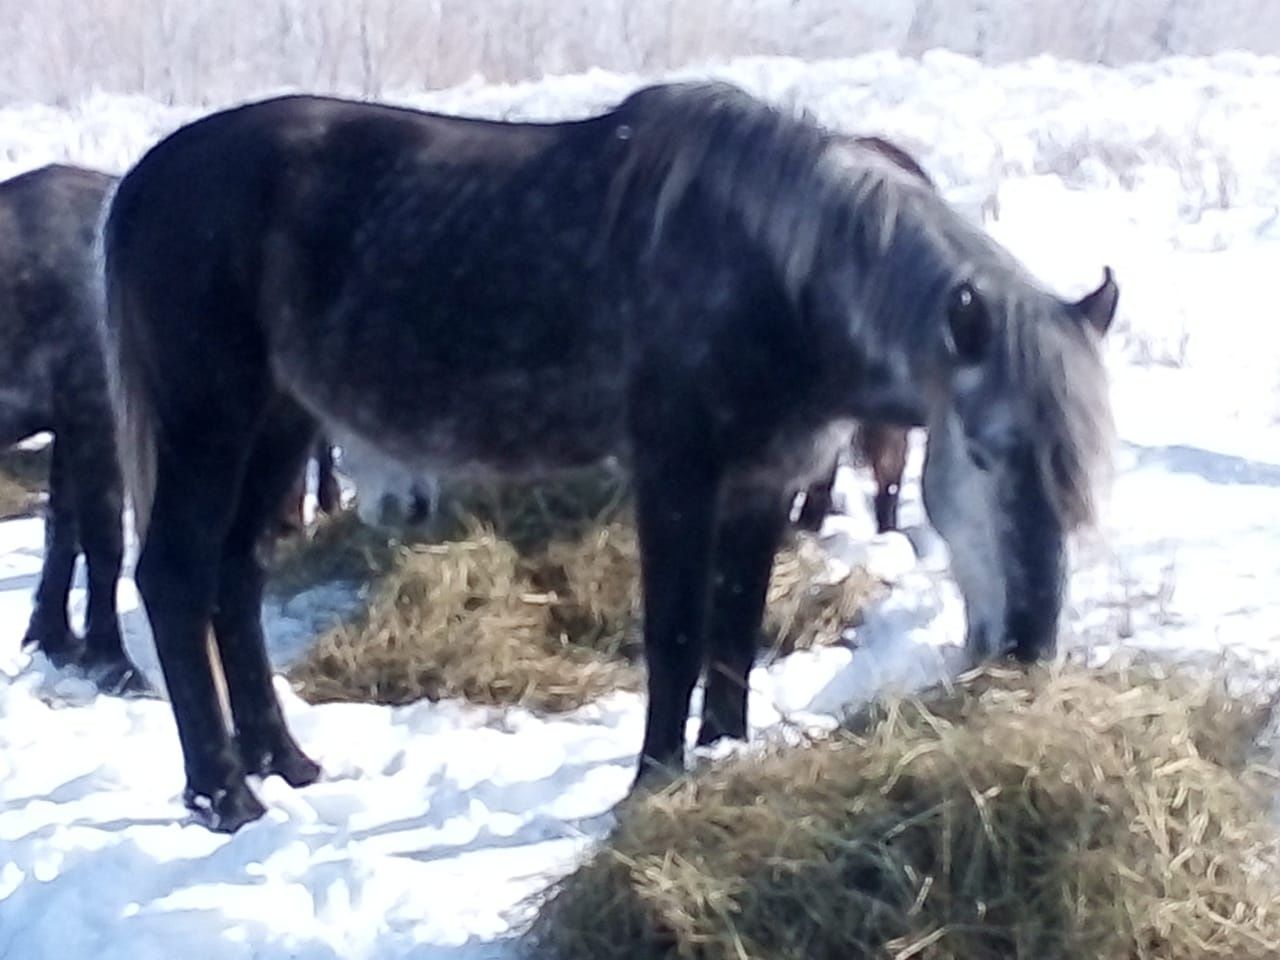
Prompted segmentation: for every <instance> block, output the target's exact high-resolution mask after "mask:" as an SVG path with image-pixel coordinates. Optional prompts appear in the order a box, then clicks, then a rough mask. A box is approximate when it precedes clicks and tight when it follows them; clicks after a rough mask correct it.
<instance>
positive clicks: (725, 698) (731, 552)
mask: <svg viewBox="0 0 1280 960" xmlns="http://www.w3.org/2000/svg"><path fill="white" fill-rule="evenodd" d="M787 505H788V501H787V498H786V496H785V495H784V493H783V492H782V491H776V490H750V491H729V492H728V493H727V495H726V497H725V500H724V502H723V503H722V505H721V509H720V514H721V517H720V526H719V530H718V532H717V534H716V547H715V568H714V569H715V575H714V586H713V588H712V602H711V623H710V626H709V628H708V632H709V637H710V642H709V644H708V647H709V651H708V652H709V654H710V656H709V658H708V664H707V693H706V698H705V700H704V701H703V708H702V727H701V729H700V730H699V732H698V743H699V744H708V743H714V742H715V741H716V740H719V739H720V738H721V737H731V738H734V739H738V740H745V739H746V737H747V690H748V681H749V679H750V676H751V667H752V665H753V664H754V663H755V657H756V650H757V649H758V647H759V645H760V624H761V621H762V620H763V619H764V607H765V600H766V596H767V594H768V591H769V574H770V573H771V572H772V570H773V558H774V554H775V553H777V550H778V543H779V541H781V539H782V533H783V530H784V529H785V526H786V520H787Z"/></svg>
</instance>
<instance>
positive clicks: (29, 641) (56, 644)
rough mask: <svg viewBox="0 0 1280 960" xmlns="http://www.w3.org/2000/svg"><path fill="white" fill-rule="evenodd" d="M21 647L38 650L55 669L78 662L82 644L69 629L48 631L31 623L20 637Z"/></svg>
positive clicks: (82, 648)
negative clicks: (24, 634)
mask: <svg viewBox="0 0 1280 960" xmlns="http://www.w3.org/2000/svg"><path fill="white" fill-rule="evenodd" d="M22 649H23V650H39V651H40V652H41V653H43V654H44V655H45V657H46V659H48V661H49V663H51V664H52V665H53V668H54V669H55V670H62V669H64V668H65V667H70V666H73V665H74V664H76V663H78V662H79V660H80V657H81V656H82V655H83V652H84V645H83V644H82V643H81V642H80V640H79V639H78V638H77V637H76V635H75V634H74V633H72V632H71V631H70V630H65V631H64V630H55V631H52V632H50V631H46V630H42V629H41V628H39V627H37V626H35V625H32V626H31V627H28V628H27V633H26V636H24V637H23V638H22Z"/></svg>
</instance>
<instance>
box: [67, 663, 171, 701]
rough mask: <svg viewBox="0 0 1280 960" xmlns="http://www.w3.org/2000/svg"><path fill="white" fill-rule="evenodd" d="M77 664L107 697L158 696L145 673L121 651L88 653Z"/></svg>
mask: <svg viewBox="0 0 1280 960" xmlns="http://www.w3.org/2000/svg"><path fill="white" fill-rule="evenodd" d="M79 665H80V668H81V669H82V670H84V672H85V676H87V677H88V678H89V680H90V681H91V682H92V683H93V685H94V686H95V687H97V688H98V690H99V692H101V693H104V694H106V695H107V696H109V697H158V696H159V692H158V691H157V690H156V688H155V687H153V686H152V685H151V681H150V680H148V679H147V676H146V674H144V673H143V672H142V671H141V670H139V669H138V668H137V666H135V665H134V663H133V661H132V660H130V659H129V658H128V657H127V656H125V655H124V654H123V653H118V654H107V655H94V654H92V653H89V654H86V655H84V656H83V657H82V658H81V659H80V663H79Z"/></svg>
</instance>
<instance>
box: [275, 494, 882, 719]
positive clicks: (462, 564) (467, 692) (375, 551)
mask: <svg viewBox="0 0 1280 960" xmlns="http://www.w3.org/2000/svg"><path fill="white" fill-rule="evenodd" d="M628 509H629V506H628V501H627V497H626V492H625V489H623V488H622V486H621V484H620V483H619V482H618V481H617V480H616V479H614V478H613V477H612V476H611V475H608V474H603V475H601V474H596V475H595V476H594V477H593V476H590V475H588V476H585V477H584V476H574V477H571V478H569V479H568V480H566V481H564V482H563V483H562V484H545V483H544V484H538V485H527V486H526V485H506V486H504V487H501V488H498V487H475V486H469V487H465V488H460V489H456V490H453V491H449V492H447V494H446V497H445V498H444V500H443V502H442V511H441V514H442V517H443V522H442V523H438V524H437V525H436V526H435V527H434V529H432V530H430V531H425V532H424V531H419V532H418V533H417V534H416V535H413V536H411V537H410V538H409V539H408V540H407V541H399V540H394V539H388V538H386V537H385V535H381V534H379V533H378V532H377V531H374V530H371V529H369V528H366V527H363V526H361V525H360V524H359V522H358V521H357V520H356V519H355V518H354V517H352V516H350V515H348V516H344V517H339V518H337V519H335V520H333V521H330V522H329V523H327V524H325V525H323V526H322V527H321V528H320V529H319V531H318V532H317V534H316V536H315V538H314V539H313V541H312V542H310V543H301V544H299V543H295V544H292V545H287V546H286V547H285V548H284V550H283V551H282V552H281V554H280V556H279V557H278V558H277V561H276V564H275V567H274V573H273V577H272V580H273V585H274V586H273V588H274V589H276V590H277V591H278V592H296V591H297V590H299V589H301V588H302V587H304V586H305V585H307V584H309V583H318V582H328V581H332V580H335V579H337V580H341V579H346V580H349V581H352V582H357V583H361V584H364V585H365V589H366V593H367V596H368V609H367V610H366V611H365V612H364V613H362V614H361V615H360V616H359V617H358V618H357V619H356V620H355V621H354V622H352V623H349V624H343V625H341V626H339V627H337V628H335V629H334V630H332V631H330V632H328V633H327V634H325V635H324V636H322V637H321V638H319V640H318V641H317V643H316V644H315V646H314V647H313V649H312V651H311V652H310V653H309V655H308V656H306V657H305V658H304V659H302V660H301V661H299V662H298V663H297V664H295V665H294V667H293V668H292V669H291V671H290V678H291V680H292V681H293V683H294V685H295V686H296V687H297V688H298V690H299V693H300V694H301V695H302V696H303V697H305V698H306V699H308V700H310V701H312V702H325V701H333V700H359V701H370V702H376V703H407V702H411V701H413V700H418V699H422V698H424V697H428V698H432V699H438V698H441V697H448V696H462V697H466V698H467V699H469V700H472V701H473V702H478V703H485V704H511V703H518V704H522V705H524V706H527V707H530V708H533V709H538V710H552V711H555V710H566V709H572V708H574V707H577V706H580V705H582V704H584V703H588V702H590V701H592V700H594V699H596V698H597V697H599V696H600V695H601V694H603V693H606V692H608V691H610V690H615V689H633V688H636V687H638V686H639V684H640V678H641V674H640V672H639V668H638V666H637V660H638V659H639V655H640V652H641V622H640V615H641V604H640V594H639V554H638V549H637V542H636V534H635V529H634V526H633V525H632V523H631V521H630V518H629V515H628ZM824 574H825V560H824V556H823V554H822V551H821V548H819V547H818V546H817V544H816V543H815V542H813V541H812V540H810V539H801V540H799V541H798V542H797V543H796V544H794V545H791V546H789V547H788V548H786V549H785V550H784V551H782V553H781V554H780V556H779V558H778V562H777V564H776V566H775V571H774V577H773V581H772V584H771V587H770V594H769V612H768V617H767V623H766V629H765V638H764V639H765V643H766V644H767V646H768V647H769V648H770V649H772V650H775V651H777V652H790V651H791V650H795V649H800V648H805V647H811V646H813V645H815V644H821V643H830V642H834V641H835V640H837V639H838V638H839V636H840V634H841V633H842V631H843V630H844V629H845V628H846V627H847V626H848V625H850V624H851V623H853V622H855V621H856V618H857V615H858V613H859V611H860V610H861V609H862V608H863V607H864V606H865V604H866V603H867V602H868V601H869V599H870V598H871V596H872V595H873V594H874V593H875V591H876V589H877V584H876V583H874V582H873V581H872V580H871V578H870V577H868V576H867V575H865V574H864V573H862V572H860V571H858V572H855V573H854V574H851V575H850V576H849V577H847V578H844V579H843V580H839V581H837V582H827V581H826V580H825V579H824Z"/></svg>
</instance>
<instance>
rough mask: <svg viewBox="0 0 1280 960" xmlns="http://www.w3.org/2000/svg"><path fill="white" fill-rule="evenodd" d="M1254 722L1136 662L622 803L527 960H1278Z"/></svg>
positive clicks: (1240, 707)
mask: <svg viewBox="0 0 1280 960" xmlns="http://www.w3.org/2000/svg"><path fill="white" fill-rule="evenodd" d="M1273 706H1274V705H1273V703H1271V702H1264V700H1263V698H1262V697H1261V695H1258V696H1256V697H1254V698H1249V697H1246V698H1243V699H1233V698H1232V697H1230V696H1228V695H1227V693H1226V692H1225V688H1224V683H1223V681H1222V678H1221V676H1212V675H1210V674H1208V673H1205V672H1203V671H1194V670H1192V669H1190V668H1167V669H1163V670H1162V669H1160V668H1158V667H1156V666H1154V665H1148V666H1145V667H1144V666H1136V667H1129V668H1125V669H1115V668H1111V669H1108V670H1106V671H1088V670H1085V669H1084V668H1082V667H1078V666H1074V667H1063V668H1061V669H1057V670H1054V671H1045V670H1035V671H1032V672H1030V673H1029V674H1028V673H1023V672H1021V671H1011V670H1005V669H988V670H986V671H984V672H980V673H976V674H974V675H971V676H970V677H968V678H966V679H965V680H964V681H963V682H962V683H960V684H959V685H958V686H957V687H956V688H955V689H953V690H950V691H946V692H941V693H935V694H932V695H930V696H928V697H927V698H924V699H912V700H905V701H900V702H895V703H890V704H888V705H885V706H882V707H880V708H877V709H875V710H872V711H868V712H867V713H866V714H865V715H864V716H862V717H861V718H860V723H859V724H858V725H857V729H858V730H859V732H857V733H854V732H852V731H851V732H848V733H846V734H844V735H842V736H841V737H839V738H836V739H834V740H831V741H829V742H823V743H819V744H815V745H813V746H811V747H807V748H802V749H790V750H785V751H777V752H773V753H769V754H766V755H763V756H759V755H758V756H755V757H745V758H742V759H739V760H736V761H731V762H728V763H726V764H723V765H720V766H718V767H715V768H712V769H711V770H709V771H708V772H706V773H704V774H703V775H700V776H698V777H696V778H693V779H691V780H686V781H682V782H681V783H678V784H676V785H675V786H673V787H672V788H670V789H669V790H667V791H666V792H664V793H662V794H658V795H655V796H651V797H648V798H645V799H643V800H638V801H636V802H634V803H633V804H631V805H630V807H629V809H628V810H627V811H626V812H625V813H624V815H623V817H622V820H621V822H620V824H619V826H618V828H617V830H616V832H615V835H614V836H613V838H612V839H611V841H610V843H609V844H608V845H607V846H606V847H604V848H603V849H601V850H599V851H598V852H597V853H596V854H595V855H594V856H593V857H592V858H591V859H590V860H589V861H588V862H587V863H586V864H585V865H583V866H582V867H581V868H580V869H579V870H578V871H577V872H575V873H574V874H572V875H570V876H569V877H567V878H566V879H564V880H563V881H562V882H560V883H559V884H558V885H557V886H556V887H555V888H553V890H552V891H550V892H549V893H548V895H547V898H546V900H545V902H544V903H543V905H542V909H541V912H540V914H539V916H538V917H537V918H536V920H535V921H534V923H533V925H532V927H531V929H530V930H529V932H528V935H527V943H526V946H527V949H528V951H529V953H530V954H531V955H532V956H533V957H535V958H538V960H579V958H581V960H632V958H635V960H639V958H645V960H653V958H666V957H670V958H676V957H679V958H696V960H744V958H771V960H773V958H777V960H814V958H826V957H831V958H837V957H838V958H841V960H858V958H876V960H881V958H885V960H909V958H910V960H944V958H945V960H997V958H998V960H1011V958H1014V960H1016V958H1025V960H1053V958H1060V960H1079V958H1085V957H1087V958H1090V960H1093V958H1099V960H1157V958H1158V960H1204V958H1209V957H1230V958H1237V960H1263V958H1274V957H1276V956H1280V887H1278V886H1277V884H1276V880H1275V874H1274V872H1273V871H1274V864H1275V858H1274V854H1275V835H1274V832H1273V829H1272V828H1271V826H1270V807H1269V802H1268V797H1267V794H1268V791H1267V790H1265V789H1263V783H1264V781H1265V780H1266V776H1264V775H1263V773H1262V772H1261V771H1260V770H1259V769H1258V768H1254V767H1250V766H1249V765H1248V763H1247V761H1248V758H1249V756H1250V753H1251V750H1250V748H1251V746H1252V744H1253V742H1254V739H1255V737H1256V736H1257V735H1258V733H1259V731H1260V730H1261V729H1262V728H1263V727H1264V725H1266V723H1267V722H1268V720H1269V717H1270V715H1271V712H1272V708H1273Z"/></svg>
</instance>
